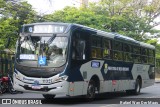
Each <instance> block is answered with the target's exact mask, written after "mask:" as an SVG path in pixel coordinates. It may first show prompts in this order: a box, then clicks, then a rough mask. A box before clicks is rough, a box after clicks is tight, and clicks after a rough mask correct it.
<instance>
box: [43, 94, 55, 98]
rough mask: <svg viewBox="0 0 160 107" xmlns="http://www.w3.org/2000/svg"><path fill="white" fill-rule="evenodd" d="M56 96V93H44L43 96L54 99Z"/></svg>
mask: <svg viewBox="0 0 160 107" xmlns="http://www.w3.org/2000/svg"><path fill="white" fill-rule="evenodd" d="M55 96H56V95H51V94H43V97H44V98H45V99H54V97H55Z"/></svg>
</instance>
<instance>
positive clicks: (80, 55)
mask: <svg viewBox="0 0 160 107" xmlns="http://www.w3.org/2000/svg"><path fill="white" fill-rule="evenodd" d="M85 48H86V41H85V40H84V39H83V37H82V35H80V33H76V34H75V37H74V40H73V52H72V58H73V59H77V60H85V59H86V58H85Z"/></svg>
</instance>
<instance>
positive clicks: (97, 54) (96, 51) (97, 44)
mask: <svg viewBox="0 0 160 107" xmlns="http://www.w3.org/2000/svg"><path fill="white" fill-rule="evenodd" d="M91 58H102V53H101V38H100V37H97V36H96V35H92V36H91Z"/></svg>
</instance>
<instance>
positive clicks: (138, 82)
mask: <svg viewBox="0 0 160 107" xmlns="http://www.w3.org/2000/svg"><path fill="white" fill-rule="evenodd" d="M140 91H141V80H140V79H139V78H137V79H136V84H135V89H133V90H126V93H127V94H132V95H138V94H140Z"/></svg>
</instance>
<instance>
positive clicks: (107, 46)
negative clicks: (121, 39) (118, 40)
mask: <svg viewBox="0 0 160 107" xmlns="http://www.w3.org/2000/svg"><path fill="white" fill-rule="evenodd" d="M110 50H111V43H110V40H108V39H103V58H111V57H110Z"/></svg>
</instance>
